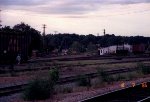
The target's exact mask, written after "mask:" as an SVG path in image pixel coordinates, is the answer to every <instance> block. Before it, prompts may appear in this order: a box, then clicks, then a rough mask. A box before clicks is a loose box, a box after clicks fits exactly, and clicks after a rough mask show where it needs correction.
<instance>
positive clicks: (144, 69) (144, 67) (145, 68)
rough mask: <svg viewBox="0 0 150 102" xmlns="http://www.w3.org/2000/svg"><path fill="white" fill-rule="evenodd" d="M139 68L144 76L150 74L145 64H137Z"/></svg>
mask: <svg viewBox="0 0 150 102" xmlns="http://www.w3.org/2000/svg"><path fill="white" fill-rule="evenodd" d="M137 67H138V69H139V70H140V71H141V72H142V73H143V74H150V67H149V66H145V65H144V64H143V63H139V64H137Z"/></svg>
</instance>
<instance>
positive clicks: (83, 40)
mask: <svg viewBox="0 0 150 102" xmlns="http://www.w3.org/2000/svg"><path fill="white" fill-rule="evenodd" d="M0 31H1V32H14V33H16V32H20V33H22V34H27V35H29V36H31V46H30V50H38V51H42V49H43V47H42V46H43V41H42V39H43V38H42V37H43V36H42V34H41V32H39V31H38V30H36V29H34V28H32V27H31V26H30V25H28V24H25V23H20V24H16V25H15V26H13V27H9V26H5V27H2V28H0ZM149 41H150V37H144V36H115V35H114V34H106V35H105V36H103V35H102V36H95V35H92V34H89V35H80V34H69V33H63V34H62V33H59V34H47V35H46V36H44V44H45V45H44V46H45V49H46V50H48V51H49V52H51V51H53V50H54V49H58V51H62V49H71V50H76V51H78V52H85V51H93V50H95V49H97V48H98V47H106V46H111V45H120V44H131V45H134V44H141V43H142V44H145V45H146V46H148V44H149Z"/></svg>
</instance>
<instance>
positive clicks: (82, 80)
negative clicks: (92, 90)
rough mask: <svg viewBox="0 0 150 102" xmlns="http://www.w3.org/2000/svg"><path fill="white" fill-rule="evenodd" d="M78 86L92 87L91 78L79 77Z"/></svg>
mask: <svg viewBox="0 0 150 102" xmlns="http://www.w3.org/2000/svg"><path fill="white" fill-rule="evenodd" d="M78 85H79V86H91V81H90V78H88V77H86V76H84V75H79V76H78Z"/></svg>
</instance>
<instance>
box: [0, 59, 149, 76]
mask: <svg viewBox="0 0 150 102" xmlns="http://www.w3.org/2000/svg"><path fill="white" fill-rule="evenodd" d="M148 60H150V58H146V59H136V60H131V61H130V60H125V61H112V62H104V63H94V64H85V65H86V66H87V65H103V64H117V63H131V62H141V61H148ZM58 66H59V67H70V65H62V64H58ZM71 66H72V67H74V66H83V65H71ZM51 67H52V65H49V66H44V67H36V68H24V69H14V70H13V71H14V72H26V71H38V70H48V69H50V68H51ZM8 73H10V69H7V70H3V69H0V74H8Z"/></svg>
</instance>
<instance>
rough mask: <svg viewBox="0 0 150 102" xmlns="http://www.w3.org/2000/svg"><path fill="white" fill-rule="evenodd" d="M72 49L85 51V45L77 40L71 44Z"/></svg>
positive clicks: (78, 51)
mask: <svg viewBox="0 0 150 102" xmlns="http://www.w3.org/2000/svg"><path fill="white" fill-rule="evenodd" d="M71 51H76V52H77V53H80V52H84V47H83V45H81V44H80V43H79V42H77V41H75V42H73V44H72V45H71Z"/></svg>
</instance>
